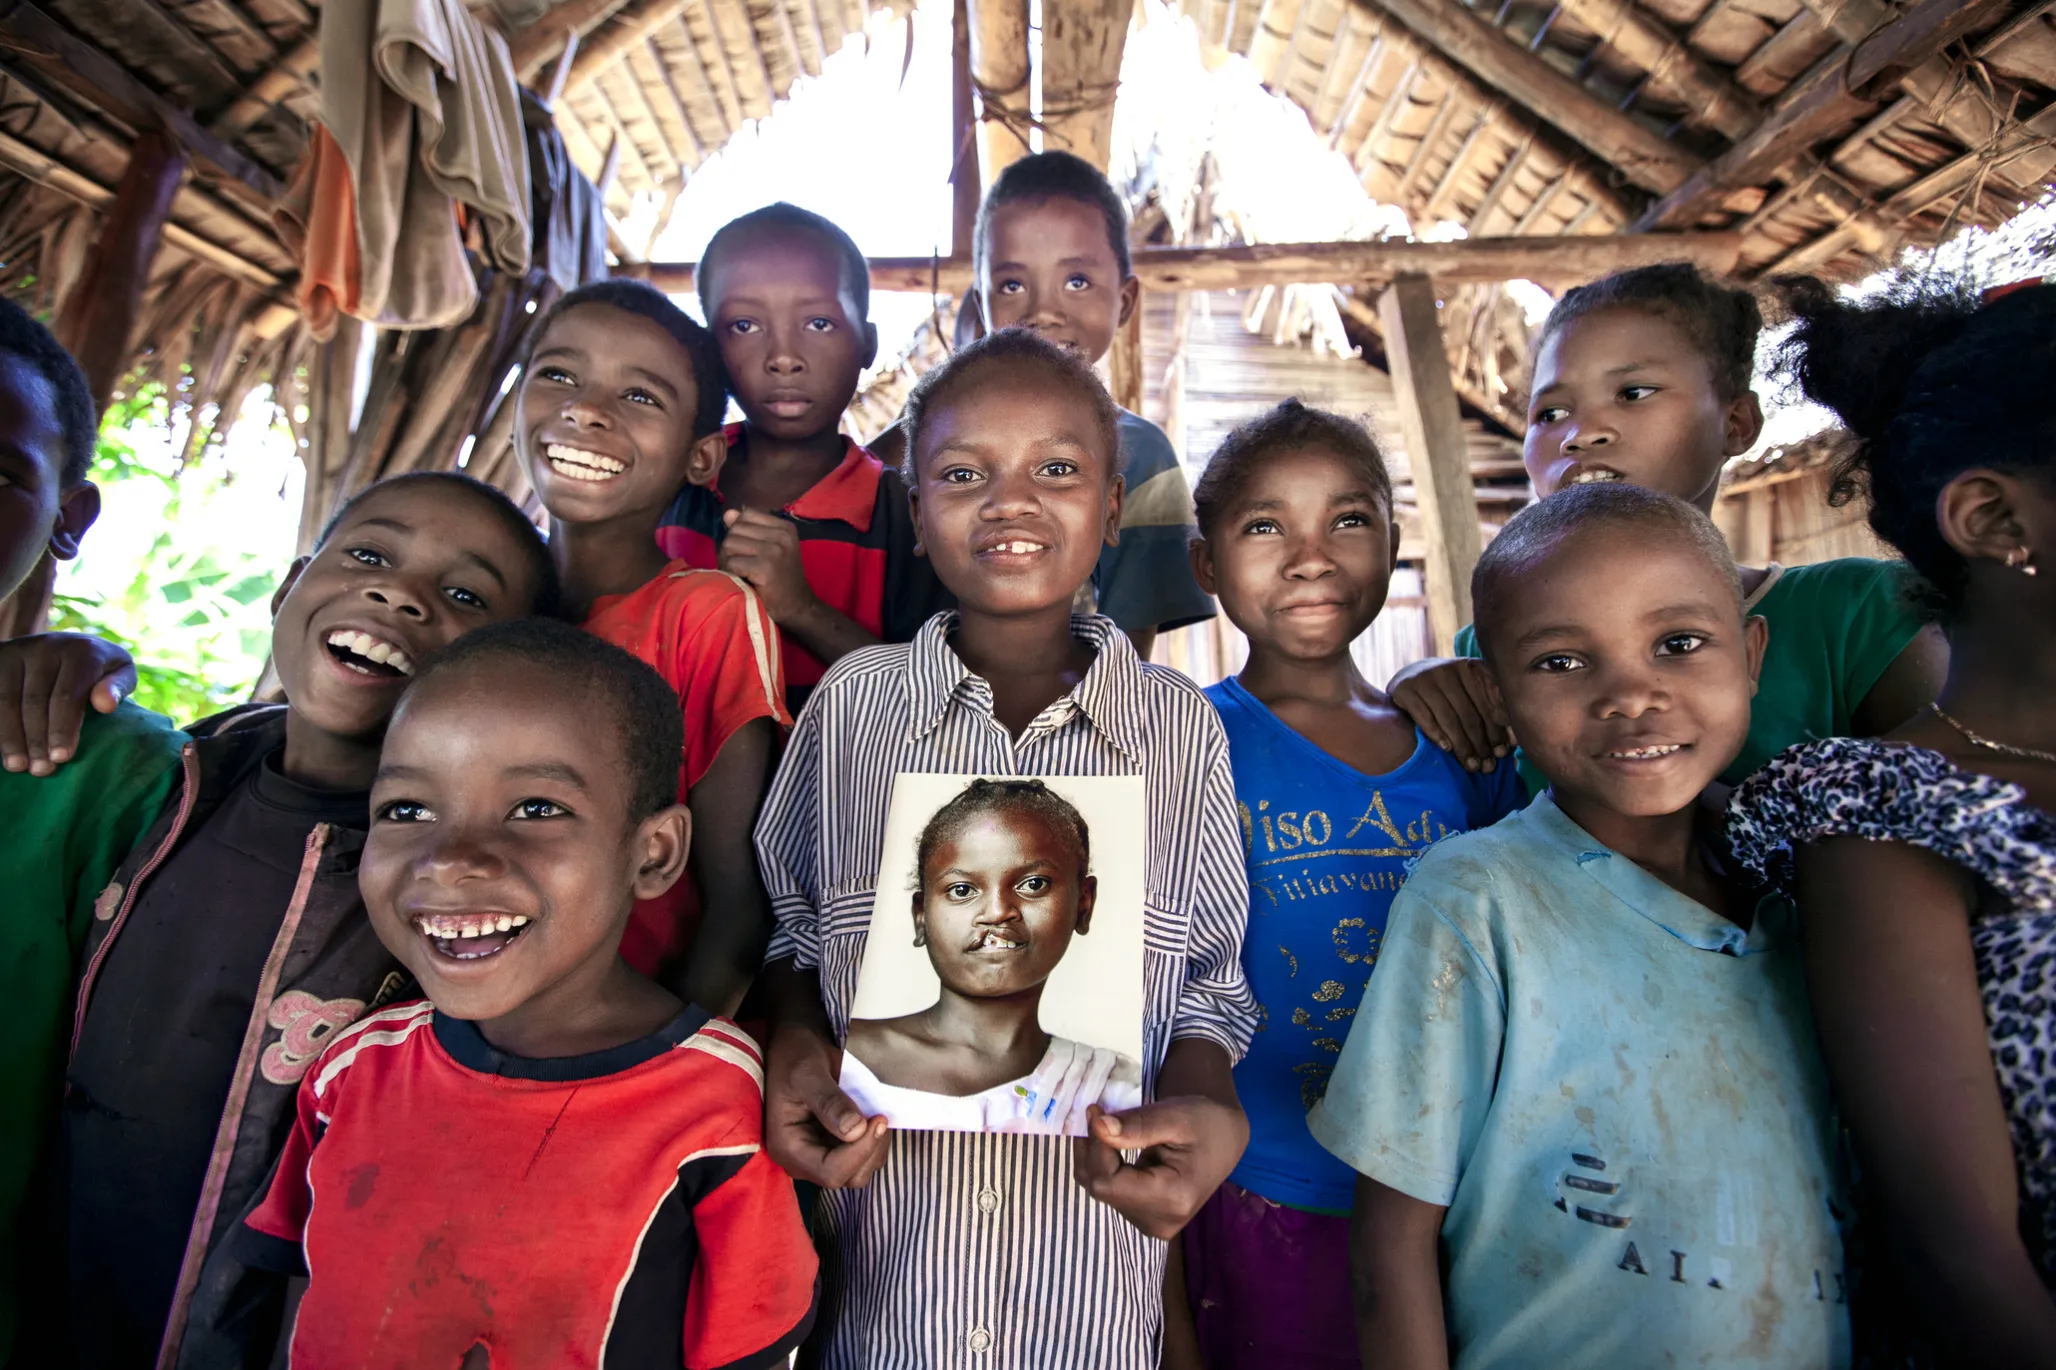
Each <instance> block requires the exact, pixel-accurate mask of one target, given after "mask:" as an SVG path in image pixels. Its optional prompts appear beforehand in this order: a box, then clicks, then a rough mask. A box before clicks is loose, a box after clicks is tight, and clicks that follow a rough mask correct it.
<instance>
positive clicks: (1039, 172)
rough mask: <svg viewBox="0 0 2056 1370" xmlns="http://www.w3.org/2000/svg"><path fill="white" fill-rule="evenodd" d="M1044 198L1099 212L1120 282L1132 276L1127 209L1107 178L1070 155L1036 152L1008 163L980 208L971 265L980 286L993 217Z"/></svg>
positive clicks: (1089, 165)
mask: <svg viewBox="0 0 2056 1370" xmlns="http://www.w3.org/2000/svg"><path fill="white" fill-rule="evenodd" d="M1048 199H1059V200H1075V201H1077V202H1078V203H1079V204H1082V205H1086V206H1088V207H1090V208H1092V209H1096V210H1098V211H1099V215H1100V218H1102V219H1104V220H1105V221H1106V226H1107V246H1109V247H1111V248H1112V249H1113V250H1114V261H1115V262H1116V263H1118V264H1119V266H1120V268H1121V275H1122V277H1123V279H1125V278H1127V277H1128V276H1130V275H1132V274H1134V262H1133V258H1132V257H1131V256H1130V254H1129V251H1128V206H1127V205H1125V204H1124V203H1122V201H1121V193H1120V192H1119V191H1117V190H1115V189H1114V185H1113V182H1111V181H1109V180H1108V179H1107V178H1106V173H1105V172H1103V171H1101V170H1100V169H1099V168H1098V167H1096V166H1094V165H1093V164H1092V163H1090V162H1088V161H1086V160H1085V159H1084V158H1083V157H1079V156H1075V155H1073V154H1072V153H1069V152H1036V153H1031V154H1030V155H1029V156H1026V157H1023V158H1021V159H1020V160H1019V161H1017V162H1010V163H1008V164H1007V168H1006V170H1004V171H1002V172H1000V174H999V179H998V180H996V181H994V182H993V183H992V189H990V190H988V191H986V192H985V201H984V203H983V204H981V205H979V206H978V220H977V223H976V224H975V225H974V226H973V227H972V230H971V260H972V262H973V263H974V264H975V270H976V271H977V274H978V279H979V280H980V281H981V282H982V281H983V280H984V279H985V262H986V251H987V249H988V248H989V247H990V246H991V242H992V216H993V214H994V213H996V212H997V211H999V210H1000V209H1002V208H1004V207H1005V206H1007V205H1011V204H1019V203H1021V202H1023V201H1036V200H1048Z"/></svg>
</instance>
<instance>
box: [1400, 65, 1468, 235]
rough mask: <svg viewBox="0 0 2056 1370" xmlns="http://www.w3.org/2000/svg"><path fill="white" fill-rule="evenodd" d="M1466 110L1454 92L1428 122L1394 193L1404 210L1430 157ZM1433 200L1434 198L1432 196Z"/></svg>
mask: <svg viewBox="0 0 2056 1370" xmlns="http://www.w3.org/2000/svg"><path fill="white" fill-rule="evenodd" d="M1463 108H1465V103H1464V101H1463V100H1462V99H1461V98H1460V97H1459V96H1458V94H1457V92H1456V91H1454V90H1452V91H1450V92H1449V95H1448V97H1447V98H1446V99H1444V100H1443V101H1442V107H1441V108H1440V109H1438V110H1436V111H1435V114H1434V117H1433V118H1431V119H1429V120H1428V130H1427V132H1425V133H1423V134H1422V135H1421V141H1420V142H1419V143H1418V144H1416V145H1415V147H1414V155H1413V156H1411V157H1409V158H1408V159H1407V162H1406V170H1405V171H1403V172H1401V173H1400V177H1399V184H1398V186H1396V187H1395V188H1394V189H1393V191H1392V199H1393V202H1394V203H1395V204H1397V205H1399V207H1400V208H1402V209H1404V208H1405V207H1406V203H1407V197H1408V196H1409V195H1411V194H1412V192H1413V188H1414V182H1415V181H1416V180H1418V179H1419V178H1420V174H1421V173H1422V172H1423V171H1426V170H1427V169H1428V157H1429V155H1430V154H1431V153H1433V152H1434V151H1435V148H1436V146H1437V145H1438V144H1440V143H1441V141H1442V140H1443V138H1444V137H1446V136H1447V135H1448V133H1449V126H1450V125H1451V124H1453V123H1455V122H1456V116H1457V114H1458V113H1459V112H1460V111H1461V110H1462V109H1463ZM1429 198H1430V199H1431V200H1432V199H1433V198H1434V196H1433V195H1432V194H1430V196H1429Z"/></svg>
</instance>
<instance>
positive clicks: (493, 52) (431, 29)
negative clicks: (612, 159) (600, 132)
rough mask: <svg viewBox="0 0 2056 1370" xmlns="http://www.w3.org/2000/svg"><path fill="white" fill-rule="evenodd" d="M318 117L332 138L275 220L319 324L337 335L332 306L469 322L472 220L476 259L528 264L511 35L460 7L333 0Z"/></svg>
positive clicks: (525, 180) (324, 39) (514, 267)
mask: <svg viewBox="0 0 2056 1370" xmlns="http://www.w3.org/2000/svg"><path fill="white" fill-rule="evenodd" d="M321 123H322V125H324V126H325V131H326V133H327V135H328V143H327V144H325V143H324V140H323V138H322V136H321V134H320V133H319V132H317V135H316V137H315V139H314V143H313V145H312V147H311V148H310V150H309V154H308V157H307V158H306V159H305V160H304V161H303V162H302V164H301V166H300V168H299V170H298V171H297V172H296V174H295V176H294V178H293V183H292V185H291V186H290V187H289V189H288V191H287V194H286V196H285V199H284V200H283V201H282V203H281V204H280V206H279V209H278V213H277V215H276V216H275V218H276V221H277V223H278V226H279V230H280V234H281V236H282V237H283V238H284V239H285V241H286V244H287V246H288V247H289V248H292V249H293V251H294V253H295V255H296V256H298V257H299V258H300V260H301V262H302V264H303V266H302V279H301V286H300V291H299V293H300V296H301V303H302V305H303V308H305V310H306V312H307V315H308V319H309V321H310V323H312V324H314V325H315V326H316V327H317V328H319V327H320V325H321V324H322V322H323V320H324V318H325V319H326V321H327V323H328V326H329V328H330V329H332V328H333V326H334V314H333V312H331V311H340V312H342V313H348V314H352V315H355V316H356V317H358V318H361V319H365V320H368V321H370V322H373V323H376V324H379V325H381V326H383V327H388V328H443V327H447V326H449V325H452V324H456V323H461V322H462V321H463V320H464V319H466V318H467V317H469V316H470V314H471V312H472V310H473V309H474V308H475V307H476V305H477V303H478V282H477V278H476V274H475V270H474V268H473V266H472V264H471V262H470V260H469V259H468V258H467V256H466V254H465V251H464V232H463V217H462V216H463V215H465V214H467V213H468V214H469V215H470V216H471V217H472V219H473V221H474V223H475V225H476V228H477V230H478V237H479V242H480V244H481V246H482V252H483V256H484V258H485V263H484V264H485V265H487V266H491V267H495V268H498V269H500V270H503V271H508V272H513V273H517V274H518V273H520V272H525V271H526V270H527V269H528V265H529V234H530V222H529V175H528V156H527V148H526V146H525V141H524V137H523V129H522V121H521V100H520V87H519V85H518V84H517V83H516V81H515V79H514V64H513V61H512V59H511V58H510V56H509V55H508V51H507V42H506V40H505V39H504V38H502V37H501V36H500V35H499V34H497V33H493V32H490V31H488V30H487V29H485V28H484V27H483V26H482V25H480V24H479V22H478V21H477V20H476V19H473V18H472V17H471V15H470V13H469V12H468V11H466V10H465V8H464V6H463V5H462V4H461V3H460V2H459V0H328V3H326V4H324V5H323V6H322V7H321ZM338 154H339V156H340V162H341V165H340V166H339V165H338V164H337V163H338ZM344 173H346V174H344ZM351 222H354V224H355V230H356V231H355V234H354V238H355V244H354V245H355V249H356V251H355V258H356V259H355V261H354V262H352V261H351V260H350V251H349V247H350V242H349V238H348V236H346V235H344V234H343V233H342V231H341V228H340V225H341V224H343V223H351Z"/></svg>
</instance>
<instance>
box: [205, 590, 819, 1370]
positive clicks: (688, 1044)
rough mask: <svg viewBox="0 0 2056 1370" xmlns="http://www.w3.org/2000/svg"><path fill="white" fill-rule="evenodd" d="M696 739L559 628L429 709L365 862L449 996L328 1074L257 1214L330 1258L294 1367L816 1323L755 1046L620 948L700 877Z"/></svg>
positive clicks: (426, 694)
mask: <svg viewBox="0 0 2056 1370" xmlns="http://www.w3.org/2000/svg"><path fill="white" fill-rule="evenodd" d="M682 732H683V729H682V725H681V722H680V718H679V710H678V706H677V703H676V700H675V699H674V698H673V697H672V694H671V690H670V688H669V687H668V686H666V685H665V684H664V681H663V679H662V677H660V676H658V675H657V674H656V673H655V672H654V671H652V670H651V669H650V668H649V667H648V666H645V665H643V664H642V663H641V662H639V661H637V660H636V659H635V658H634V657H632V656H629V655H628V654H627V653H626V652H623V651H621V650H620V649H619V648H617V647H613V646H611V645H609V644H607V643H604V642H602V641H600V640H599V639H598V638H595V637H592V636H590V635H588V634H585V633H581V632H579V631H578V630H576V629H573V628H570V627H567V626H565V625H563V624H558V623H549V622H545V621H542V620H529V621H527V622H523V623H513V624H508V625H505V626H504V627H503V628H500V629H497V630H493V631H488V632H481V633H476V634H473V635H472V636H471V638H470V639H468V640H466V641H465V642H463V643H461V644H460V645H459V646H458V647H457V649H455V650H452V651H448V652H445V653H443V654H442V655H441V656H439V657H437V658H436V659H435V660H433V661H432V662H431V663H430V664H429V665H427V666H426V667H424V668H423V669H422V671H421V673H420V675H419V676H418V677H417V678H416V680H415V682H414V684H413V686H412V687H410V689H409V691H408V693H407V695H406V697H405V698H404V699H403V700H402V701H401V704H400V707H399V709H398V710H397V711H396V712H395V714H394V718H393V724H392V728H391V730H390V731H389V733H388V734H387V737H386V745H385V748H384V751H383V753H382V755H381V756H380V758H379V770H378V776H377V779H376V780H375V781H374V783H373V786H372V794H371V804H372V831H371V836H370V838H369V840H368V841H367V843H366V845H365V851H364V860H363V865H362V867H361V870H360V879H361V882H362V885H363V889H364V899H365V905H366V907H367V909H368V910H369V911H370V915H371V924H372V927H373V929H374V930H375V931H376V932H377V933H378V936H379V939H380V940H381V941H382V942H384V943H385V945H386V946H387V947H388V948H389V949H390V950H391V951H392V953H393V955H395V956H396V957H398V958H399V959H400V961H401V962H402V963H403V964H405V965H406V967H407V968H408V970H410V971H411V972H412V973H413V974H414V976H415V978H416V979H417V980H418V981H419V982H420V984H421V987H422V988H423V990H425V991H426V992H427V994H428V995H429V1001H428V1002H416V1003H412V1004H405V1005H401V1006H399V1007H397V1008H393V1009H389V1010H387V1011H385V1012H382V1013H378V1014H374V1015H372V1016H371V1017H369V1018H366V1019H365V1020H364V1021H363V1022H362V1023H360V1024H359V1025H358V1026H357V1027H355V1028H353V1029H351V1030H350V1031H349V1032H346V1033H343V1034H340V1035H339V1036H338V1037H337V1038H336V1040H335V1042H334V1044H333V1045H332V1046H331V1047H330V1049H329V1050H328V1051H327V1052H326V1053H324V1054H323V1056H322V1058H321V1059H320V1060H319V1061H318V1062H316V1063H315V1065H314V1067H313V1068H312V1069H311V1070H309V1071H308V1072H307V1075H306V1078H305V1079H304V1081H303V1082H302V1084H301V1086H300V1096H299V1116H298V1120H297V1122H296V1124H295V1126H294V1129H293V1134H292V1137H291V1139H290V1140H289V1141H288V1143H287V1145H286V1151H285V1155H284V1157H283V1158H282V1159H281V1161H280V1163H279V1168H278V1173H277V1177H276V1179H275V1180H274V1182H273V1184H272V1188H271V1191H270V1193H269V1194H268V1195H267V1196H266V1198H265V1200H264V1202H263V1203H262V1204H260V1205H259V1206H258V1208H257V1210H256V1211H255V1212H254V1213H253V1214H252V1215H251V1216H250V1218H249V1220H248V1227H249V1231H248V1232H247V1233H246V1234H244V1237H243V1240H244V1242H245V1243H246V1247H247V1249H248V1250H249V1251H250V1253H251V1255H252V1258H253V1259H266V1258H268V1259H269V1260H270V1261H272V1262H273V1263H275V1264H277V1265H279V1266H281V1267H284V1268H291V1267H292V1266H293V1265H295V1264H298V1263H299V1262H300V1260H301V1258H302V1257H304V1266H305V1270H306V1273H307V1274H308V1275H309V1281H310V1282H309V1284H308V1287H307V1291H306V1294H305V1296H304V1297H303V1299H302V1300H301V1303H300V1306H299V1310H298V1313H297V1315H296V1319H295V1322H294V1325H293V1327H292V1329H291V1332H290V1336H291V1342H292V1347H291V1351H292V1358H293V1360H294V1361H295V1363H299V1364H308V1365H336V1366H341V1365H364V1366H370V1365H406V1366H416V1365H419V1366H426V1365H445V1366H459V1365H461V1366H464V1367H472V1366H483V1365H486V1364H488V1363H489V1364H491V1365H492V1366H493V1367H495V1370H558V1368H559V1367H565V1366H596V1367H597V1366H607V1367H613V1366H634V1367H639V1368H640V1367H652V1366H679V1367H692V1370H698V1367H702V1366H708V1367H711V1366H732V1367H742V1366H774V1365H777V1366H782V1365H784V1364H786V1362H787V1359H788V1357H789V1356H790V1355H791V1353H792V1351H793V1349H794V1348H795V1347H796V1346H797V1345H798V1344H799V1341H800V1339H801V1338H802V1337H804V1336H805V1335H806V1332H807V1329H808V1328H809V1327H810V1326H811V1324H812V1319H813V1300H814V1275H815V1269H816V1265H815V1258H814V1253H813V1250H812V1248H811V1247H810V1246H809V1245H808V1243H807V1237H806V1232H805V1230H804V1229H803V1227H802V1226H801V1223H800V1214H799V1206H798V1203H797V1202H796V1200H795V1199H794V1196H793V1188H792V1182H791V1181H790V1180H789V1179H787V1178H786V1176H785V1173H784V1172H783V1171H781V1170H780V1169H779V1168H778V1167H777V1166H776V1165H774V1164H773V1163H772V1162H771V1160H770V1158H769V1157H768V1156H766V1155H765V1154H764V1151H763V1147H762V1135H763V1129H762V1109H763V1102H762V1098H763V1090H762V1084H761V1081H762V1078H763V1075H762V1068H761V1066H760V1064H759V1059H760V1058H759V1056H758V1052H757V1048H756V1044H755V1043H754V1042H752V1041H751V1040H750V1039H749V1037H748V1036H746V1035H745V1034H744V1033H743V1032H742V1030H741V1029H739V1028H737V1027H736V1026H734V1025H733V1024H732V1023H729V1022H727V1021H726V1020H724V1019H719V1018H710V1017H709V1016H708V1015H707V1014H706V1012H705V1011H704V1010H701V1009H697V1008H689V1007H687V1005H685V1004H684V1003H683V1002H681V1001H680V1000H679V999H678V998H677V996H675V995H673V994H672V993H671V992H670V991H669V990H666V989H665V988H664V987H663V986H661V985H659V984H657V983H656V982H655V981H652V980H648V979H645V978H644V977H642V976H640V975H638V974H636V973H635V971H633V970H631V969H630V968H629V966H628V963H627V962H625V961H623V960H622V959H621V955H620V952H619V950H618V948H619V946H620V944H621V933H622V929H623V927H624V926H625V925H626V924H627V921H628V915H629V910H630V908H631V907H632V906H633V904H634V903H635V901H636V900H637V899H638V898H649V897H652V896H654V895H657V894H661V893H662V892H663V891H664V889H665V888H666V887H668V886H669V885H671V884H672V883H673V882H675V881H676V880H677V879H678V878H679V876H680V874H681V873H682V872H683V871H684V869H685V856H686V849H687V846H688V843H689V841H690V829H691V819H690V816H689V814H688V813H687V811H686V810H685V809H684V808H683V807H681V806H679V805H677V804H675V803H674V802H673V799H674V796H675V794H676V792H677V781H678V773H677V767H676V765H675V763H674V762H673V760H672V758H674V757H676V756H677V755H678V754H679V751H680V748H681V747H682V746H683V737H682ZM574 1103H575V1104H576V1107H573V1105H574ZM317 1196H319V1199H320V1201H319V1202H316V1198H317Z"/></svg>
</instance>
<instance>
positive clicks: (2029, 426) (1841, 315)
mask: <svg viewBox="0 0 2056 1370" xmlns="http://www.w3.org/2000/svg"><path fill="white" fill-rule="evenodd" d="M1777 286H1778V288H1779V290H1780V291H1781V293H1782V294H1783V296H1784V300H1785V303H1786V305H1787V307H1788V308H1789V309H1790V310H1791V312H1792V314H1793V316H1794V317H1795V318H1796V320H1797V326H1796V327H1795V328H1794V329H1793V332H1792V335H1791V337H1790V338H1789V339H1788V340H1787V341H1786V342H1785V343H1784V344H1783V346H1782V347H1781V348H1780V349H1779V353H1778V365H1779V370H1780V371H1781V372H1782V373H1783V374H1785V375H1787V376H1789V377H1791V378H1792V379H1794V380H1796V381H1797V382H1798V383H1799V387H1800V389H1801V390H1803V391H1804V392H1805V394H1806V396H1807V398H1808V399H1811V400H1813V401H1814V402H1816V403H1818V404H1822V405H1825V406H1826V407H1828V408H1829V409H1832V410H1834V411H1835V413H1836V414H1837V415H1838V416H1839V417H1840V418H1841V420H1842V426H1843V427H1844V428H1846V429H1847V430H1848V431H1849V435H1850V446H1849V450H1848V453H1847V455H1846V456H1845V457H1844V458H1843V460H1842V461H1841V462H1840V463H1839V464H1838V465H1837V467H1836V470H1835V480H1834V486H1833V489H1832V493H1831V496H1830V498H1831V499H1832V500H1834V501H1835V502H1836V503H1847V502H1848V501H1849V500H1851V499H1853V498H1855V497H1857V496H1858V495H1860V494H1868V496H1869V498H1870V526H1871V528H1872V529H1873V530H1874V531H1875V532H1876V533H1877V535H1878V536H1879V537H1881V538H1883V539H1884V540H1885V541H1886V542H1888V543H1890V544H1891V545H1892V546H1893V547H1896V548H1897V549H1898V550H1899V552H1900V553H1901V555H1903V556H1904V557H1905V558H1906V560H1907V561H1908V562H1909V563H1911V564H1912V566H1913V569H1914V570H1916V571H1918V572H1919V573H1920V574H1921V576H1922V577H1923V578H1924V579H1925V580H1926V581H1927V583H1928V584H1929V585H1930V586H1931V587H1933V589H1934V591H1935V594H1934V595H1933V596H1932V597H1931V606H1930V607H1932V608H1933V609H1935V610H1936V611H1938V612H1939V613H1940V614H1941V615H1942V616H1944V617H1946V616H1948V615H1949V614H1951V613H1953V612H1954V611H1955V610H1956V609H1957V608H1958V607H1960V606H1961V604H1962V600H1963V594H1964V591H1965V589H1966V588H1967V585H1968V572H1969V564H1968V563H1967V562H1966V561H1965V560H1964V559H1963V556H1962V555H1961V554H1960V553H1959V552H1957V551H1956V549H1955V548H1953V547H1951V546H1950V545H1949V544H1948V542H1947V541H1945V540H1944V539H1943V537H1942V533H1941V529H1940V528H1939V527H1937V526H1936V523H1935V499H1936V497H1937V496H1939V495H1940V494H1941V492H1942V488H1943V487H1944V486H1946V485H1947V484H1949V482H1950V481H1952V480H1954V479H1956V477H1958V476H1959V475H1962V474H1963V473H1964V472H1965V471H1968V470H1970V469H1972V468H1973V467H1989V468H1992V469H1994V470H2000V471H2012V472H2018V473H2021V474H2023V475H2033V476H2035V477H2037V478H2039V479H2042V480H2044V481H2049V480H2056V469H2052V468H2056V405H2052V403H2051V397H2052V396H2056V284H2037V285H2031V286H2027V287H2025V288H2022V289H2018V290H2014V291H2011V292H2009V293H2007V294H2005V295H2002V296H2000V297H1999V298H1997V299H1995V300H1993V301H1992V302H1991V303H1989V304H1986V303H1983V302H1982V300H1981V297H1980V296H1979V295H1978V293H1977V291H1976V290H1975V288H1974V287H1973V286H1971V285H1970V284H1969V283H1967V282H1964V281H1957V280H1949V279H1936V278H1933V277H1915V276H1911V275H1906V276H1902V277H1900V278H1899V279H1897V280H1896V281H1894V282H1892V283H1891V284H1889V285H1888V286H1887V287H1886V288H1885V289H1884V290H1883V291H1881V292H1879V293H1877V294H1874V295H1871V296H1869V297H1868V298H1865V299H1861V300H1852V299H1843V298H1840V297H1839V296H1837V295H1836V294H1835V292H1834V291H1833V290H1832V289H1830V288H1829V287H1828V286H1826V285H1824V284H1822V283H1821V282H1820V281H1818V280H1814V279H1812V278H1809V277H1800V278H1795V279H1785V280H1781V281H1779V282H1777Z"/></svg>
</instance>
